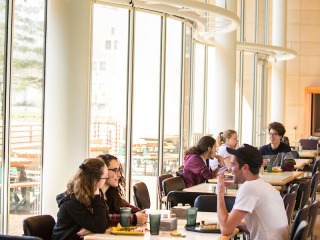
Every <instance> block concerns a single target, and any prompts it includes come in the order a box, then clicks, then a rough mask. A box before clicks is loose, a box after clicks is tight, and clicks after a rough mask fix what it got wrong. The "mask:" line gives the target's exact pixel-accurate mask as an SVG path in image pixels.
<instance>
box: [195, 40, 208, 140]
mask: <svg viewBox="0 0 320 240" xmlns="http://www.w3.org/2000/svg"><path fill="white" fill-rule="evenodd" d="M194 62H195V63H196V64H195V65H194V83H193V98H192V100H193V107H192V110H193V113H192V114H193V116H192V119H193V138H192V141H193V144H195V143H196V142H198V140H199V139H200V138H201V137H202V136H203V116H204V107H203V106H204V64H205V47H204V45H202V44H195V60H194Z"/></svg>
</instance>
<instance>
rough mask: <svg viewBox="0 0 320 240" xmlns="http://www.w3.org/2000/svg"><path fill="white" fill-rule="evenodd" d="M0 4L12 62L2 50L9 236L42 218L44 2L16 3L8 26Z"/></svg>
mask: <svg viewBox="0 0 320 240" xmlns="http://www.w3.org/2000/svg"><path fill="white" fill-rule="evenodd" d="M0 4H1V10H0V16H1V20H0V23H1V25H0V39H1V40H0V43H1V45H2V46H4V44H7V47H8V48H7V52H6V53H7V56H8V58H7V59H6V58H5V56H4V52H3V48H1V52H0V54H1V57H0V59H1V65H0V70H1V90H0V91H1V96H2V97H1V99H0V100H1V106H2V108H1V110H5V111H2V112H1V120H2V121H1V123H3V122H4V121H5V122H6V123H9V124H6V125H4V124H3V125H1V137H2V138H1V143H2V145H1V149H2V152H1V153H2V154H1V160H2V163H1V175H2V176H4V177H5V178H1V180H4V181H3V184H2V189H1V190H2V194H1V196H3V199H2V200H4V202H5V203H6V204H7V205H6V206H5V208H4V209H1V213H2V218H1V226H4V224H3V223H4V222H3V219H6V217H7V213H9V223H8V224H7V226H8V230H7V229H2V232H7V231H8V232H9V233H10V234H20V235H21V233H22V219H23V218H25V217H26V215H36V214H40V213H41V212H40V211H41V187H40V185H41V169H42V160H41V159H42V158H41V156H42V128H43V124H42V123H43V86H44V79H43V76H44V61H43V59H44V52H45V51H44V33H45V29H44V19H45V0H35V1H24V0H16V1H14V2H13V5H12V8H13V9H12V15H9V18H8V21H9V22H8V23H5V21H4V16H5V12H6V11H5V10H6V7H8V6H6V4H5V1H0ZM10 6H11V5H10ZM10 10H11V9H10ZM10 10H9V11H8V12H11V11H10ZM6 24H8V26H12V35H9V34H10V33H11V32H10V31H6V29H5V28H6ZM6 33H7V34H8V35H6ZM4 60H6V61H4ZM5 103H9V104H5ZM6 106H8V107H9V108H6ZM6 127H8V128H6ZM5 146H8V149H9V151H6V149H4V147H5ZM7 183H8V185H7ZM7 187H8V188H9V191H7ZM6 193H9V194H6ZM4 198H5V199H4ZM1 206H2V207H3V205H1ZM5 209H8V211H5ZM21 215H23V217H21Z"/></svg>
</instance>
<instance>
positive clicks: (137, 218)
mask: <svg viewBox="0 0 320 240" xmlns="http://www.w3.org/2000/svg"><path fill="white" fill-rule="evenodd" d="M121 206H122V207H129V208H131V211H132V213H134V214H131V225H134V226H135V225H137V224H145V223H146V222H147V220H148V214H146V213H145V210H141V209H140V208H138V207H136V206H133V205H131V204H130V203H128V202H127V201H126V200H124V199H122V202H121Z"/></svg>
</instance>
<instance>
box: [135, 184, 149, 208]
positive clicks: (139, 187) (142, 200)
mask: <svg viewBox="0 0 320 240" xmlns="http://www.w3.org/2000/svg"><path fill="white" fill-rule="evenodd" d="M133 197H134V201H135V204H136V206H137V207H138V208H140V209H146V208H150V195H149V191H148V187H147V185H146V184H145V183H144V182H138V183H136V184H134V185H133Z"/></svg>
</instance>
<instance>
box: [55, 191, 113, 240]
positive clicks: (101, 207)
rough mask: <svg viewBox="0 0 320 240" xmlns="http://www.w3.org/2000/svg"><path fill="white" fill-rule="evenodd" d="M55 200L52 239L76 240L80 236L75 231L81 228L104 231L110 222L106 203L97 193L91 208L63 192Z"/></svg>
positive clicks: (98, 231) (96, 231)
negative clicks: (54, 220)
mask: <svg viewBox="0 0 320 240" xmlns="http://www.w3.org/2000/svg"><path fill="white" fill-rule="evenodd" d="M56 200H57V203H58V207H59V211H58V214H57V223H56V225H55V226H54V229H53V236H52V239H53V240H64V239H65V240H74V239H77V240H78V239H80V238H79V236H78V235H77V232H78V231H79V230H80V229H81V228H85V229H87V230H89V231H91V232H93V233H104V232H105V231H106V229H107V228H108V226H109V224H110V219H109V215H108V214H107V209H106V204H105V202H104V200H103V199H102V198H101V197H100V196H99V195H96V196H95V197H94V199H93V201H92V205H91V206H92V209H88V208H87V207H86V206H85V205H83V204H81V203H80V202H78V201H77V200H76V199H75V198H73V197H70V196H66V195H65V194H64V193H61V194H59V195H58V196H57V198H56Z"/></svg>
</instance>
